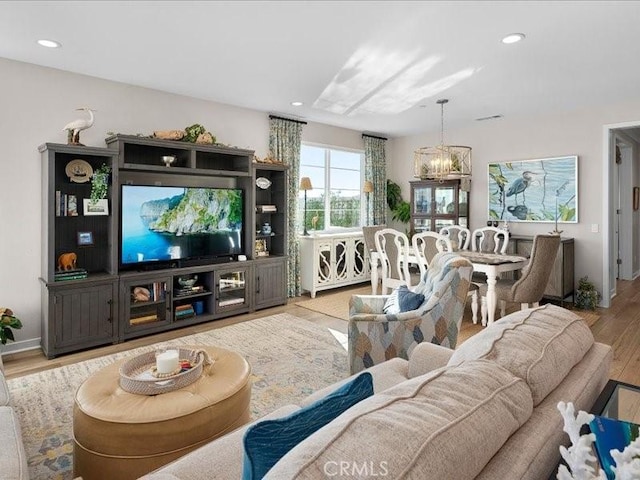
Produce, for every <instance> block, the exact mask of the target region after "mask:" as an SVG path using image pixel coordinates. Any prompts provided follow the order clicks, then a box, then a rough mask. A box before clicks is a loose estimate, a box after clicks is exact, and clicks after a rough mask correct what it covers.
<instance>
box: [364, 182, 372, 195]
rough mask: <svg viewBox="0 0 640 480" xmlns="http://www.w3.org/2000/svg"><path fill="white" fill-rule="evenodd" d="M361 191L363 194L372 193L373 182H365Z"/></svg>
mask: <svg viewBox="0 0 640 480" xmlns="http://www.w3.org/2000/svg"><path fill="white" fill-rule="evenodd" d="M362 191H363V192H364V193H371V192H373V182H372V181H371V180H365V181H364V185H363V187H362Z"/></svg>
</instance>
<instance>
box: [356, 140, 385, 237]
mask: <svg viewBox="0 0 640 480" xmlns="http://www.w3.org/2000/svg"><path fill="white" fill-rule="evenodd" d="M362 138H363V140H364V179H365V180H369V181H371V183H373V193H371V194H370V195H371V198H370V199H369V202H368V203H369V211H368V212H367V215H366V217H365V218H368V219H370V220H369V222H370V223H371V224H372V225H384V224H386V223H387V218H386V216H387V161H386V155H385V144H386V142H387V139H386V138H381V137H372V136H370V135H362Z"/></svg>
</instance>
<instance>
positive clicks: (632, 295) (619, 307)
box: [2, 278, 640, 385]
mask: <svg viewBox="0 0 640 480" xmlns="http://www.w3.org/2000/svg"><path fill="white" fill-rule="evenodd" d="M360 287H361V285H355V286H354V287H351V288H353V289H354V290H355V289H358V288H360ZM617 291H618V295H617V296H616V297H615V298H614V299H613V302H612V306H611V308H608V309H601V308H598V309H597V313H598V314H600V315H601V317H600V319H599V320H598V321H597V322H595V323H594V324H593V325H592V327H591V330H592V332H593V334H594V337H595V339H596V341H598V342H602V343H606V344H608V345H612V346H613V347H614V360H613V364H612V367H611V374H610V377H611V378H613V379H616V380H621V381H624V382H627V383H631V384H634V385H640V278H639V279H636V280H634V281H619V282H618V286H617ZM303 298H308V295H305V296H304V297H303ZM299 300H300V299H299V298H298V299H291V300H290V301H289V303H288V304H287V305H284V306H280V307H275V308H270V309H265V310H261V311H258V312H253V313H249V314H243V315H238V316H235V317H232V318H227V319H223V320H217V321H215V322H209V323H206V324H202V325H197V326H193V327H187V328H183V329H179V330H173V331H171V332H165V333H161V334H157V335H151V336H148V337H143V338H138V339H134V340H129V341H127V342H123V343H119V344H116V345H108V346H105V347H101V348H93V349H90V350H87V351H83V352H78V353H72V354H68V355H62V356H60V357H58V358H55V359H52V360H48V359H47V358H46V357H45V356H44V355H43V354H42V351H41V350H32V351H28V352H20V353H14V354H5V355H3V357H2V358H3V361H4V365H5V375H6V377H7V378H15V377H19V376H22V375H28V374H30V373H36V372H40V371H43V370H47V369H50V368H56V367H60V366H63V365H69V364H72V363H75V362H80V361H83V360H88V359H91V358H96V357H100V356H103V355H109V354H111V353H116V352H121V351H125V350H129V349H132V348H136V347H140V346H144V345H150V344H153V343H158V342H163V341H167V340H171V339H174V338H178V337H182V336H185V335H191V334H194V333H198V332H202V331H207V330H211V329H215V328H221V327H225V326H227V325H232V324H234V323H239V322H245V321H248V320H253V319H256V318H261V317H266V316H268V315H273V314H275V313H283V312H286V313H290V314H291V315H295V316H297V317H300V318H304V319H305V320H309V321H311V322H315V323H317V324H319V325H323V326H326V327H330V328H333V329H335V330H338V331H341V332H344V333H346V329H347V322H345V321H344V320H340V319H337V318H334V317H330V316H327V315H324V314H322V313H318V312H314V311H312V310H308V309H306V308H302V307H299V306H297V305H295V303H296V302H297V301H299ZM569 307H570V306H569ZM480 330H482V326H480V325H479V324H478V325H474V324H473V323H472V322H471V310H470V308H469V306H468V305H467V308H466V311H465V319H464V321H463V326H462V329H461V332H460V343H462V342H463V341H464V340H466V339H467V338H469V337H471V336H472V335H474V334H475V333H477V332H479V331H480Z"/></svg>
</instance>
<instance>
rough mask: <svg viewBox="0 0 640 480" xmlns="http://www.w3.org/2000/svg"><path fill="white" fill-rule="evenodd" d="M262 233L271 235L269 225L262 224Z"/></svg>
mask: <svg viewBox="0 0 640 480" xmlns="http://www.w3.org/2000/svg"><path fill="white" fill-rule="evenodd" d="M262 234H263V235H271V225H269V224H268V223H265V224H264V225H262Z"/></svg>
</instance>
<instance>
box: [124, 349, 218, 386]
mask: <svg viewBox="0 0 640 480" xmlns="http://www.w3.org/2000/svg"><path fill="white" fill-rule="evenodd" d="M178 358H179V359H180V360H189V362H191V365H193V367H192V368H190V369H189V370H187V371H185V372H181V373H177V374H175V375H171V376H169V377H165V378H153V377H152V375H151V371H152V369H153V368H154V367H155V366H156V352H147V353H143V354H142V355H139V356H137V357H134V358H132V359H130V360H127V361H126V362H124V363H123V364H122V365H121V366H120V387H121V388H122V389H123V390H125V391H127V392H129V393H136V394H138V395H158V394H160V393H166V392H171V391H173V390H178V389H180V388H183V387H186V386H187V385H190V384H192V383H193V382H195V381H196V380H198V378H200V375H202V370H203V367H204V365H211V364H212V363H213V360H211V358H209V355H208V354H207V352H205V351H204V350H192V349H189V348H179V349H178Z"/></svg>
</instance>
